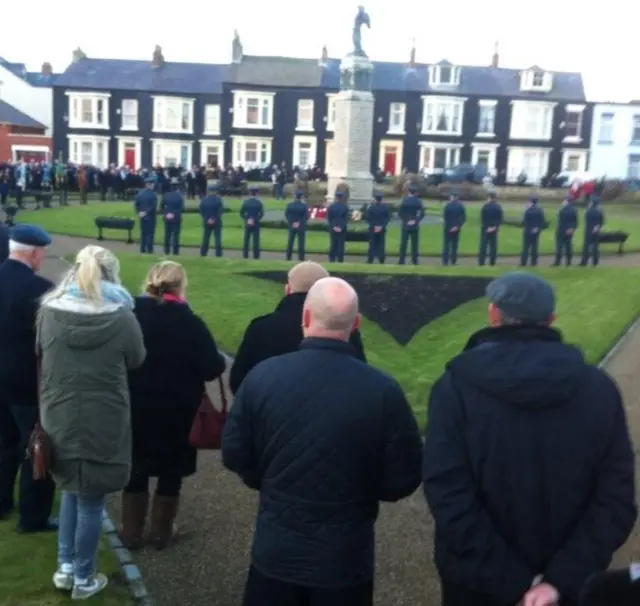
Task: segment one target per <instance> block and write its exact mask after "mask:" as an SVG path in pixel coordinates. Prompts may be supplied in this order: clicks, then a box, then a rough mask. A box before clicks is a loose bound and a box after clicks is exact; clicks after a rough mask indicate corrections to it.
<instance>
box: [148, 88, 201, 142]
mask: <svg viewBox="0 0 640 606" xmlns="http://www.w3.org/2000/svg"><path fill="white" fill-rule="evenodd" d="M151 98H152V99H153V128H152V130H153V132H154V133H169V134H177V135H192V134H193V111H194V105H195V101H196V100H195V99H193V98H189V97H169V96H155V95H152V97H151ZM185 105H186V106H187V122H188V123H187V127H186V128H182V127H181V126H180V127H177V128H169V127H167V126H166V122H167V111H168V110H169V109H173V110H174V112H175V113H176V115H177V116H178V120H179V121H180V122H182V117H183V110H184V106H185ZM161 113H164V116H163V120H158V116H159V115H160V114H161Z"/></svg>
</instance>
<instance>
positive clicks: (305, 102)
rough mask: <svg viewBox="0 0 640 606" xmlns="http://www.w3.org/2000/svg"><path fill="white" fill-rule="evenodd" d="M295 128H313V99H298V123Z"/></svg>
mask: <svg viewBox="0 0 640 606" xmlns="http://www.w3.org/2000/svg"><path fill="white" fill-rule="evenodd" d="M296 130H310V131H312V130H313V99H300V100H299V101H298V125H297V126H296Z"/></svg>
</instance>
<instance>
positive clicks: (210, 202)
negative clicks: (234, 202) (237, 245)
mask: <svg viewBox="0 0 640 606" xmlns="http://www.w3.org/2000/svg"><path fill="white" fill-rule="evenodd" d="M207 192H208V194H207V195H206V196H205V197H204V198H202V200H201V201H200V216H201V217H202V245H201V246H200V256H201V257H206V256H207V254H208V252H209V243H210V242H211V234H213V240H214V244H215V249H216V257H221V256H222V216H223V214H224V204H223V203H222V198H221V197H220V196H219V195H218V186H217V185H216V184H215V183H211V184H210V185H207Z"/></svg>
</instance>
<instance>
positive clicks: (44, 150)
mask: <svg viewBox="0 0 640 606" xmlns="http://www.w3.org/2000/svg"><path fill="white" fill-rule="evenodd" d="M24 152H27V153H28V152H36V153H39V154H44V155H45V160H46V161H47V162H50V161H51V148H50V147H49V146H48V145H21V144H20V143H16V144H14V145H12V146H11V159H12V160H13V161H14V162H17V161H18V160H20V157H21V155H22V153H24Z"/></svg>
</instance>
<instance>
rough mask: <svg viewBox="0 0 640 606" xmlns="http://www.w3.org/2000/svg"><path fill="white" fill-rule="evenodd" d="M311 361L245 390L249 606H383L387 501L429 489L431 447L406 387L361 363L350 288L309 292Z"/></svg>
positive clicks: (236, 444) (285, 363) (287, 365)
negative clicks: (251, 529) (424, 476)
mask: <svg viewBox="0 0 640 606" xmlns="http://www.w3.org/2000/svg"><path fill="white" fill-rule="evenodd" d="M302 325H303V330H304V336H305V338H304V340H303V342H302V344H301V346H300V350H299V351H295V352H293V353H289V354H285V355H283V356H277V357H275V358H271V359H269V360H266V361H265V362H262V363H261V364H259V365H258V366H256V368H254V369H253V370H252V371H251V372H250V373H249V375H248V376H247V378H246V379H245V380H244V382H243V384H242V387H241V388H240V390H239V391H238V393H237V394H236V397H235V400H234V404H233V406H232V407H231V411H230V414H229V419H228V421H227V424H226V426H225V429H224V434H223V439H222V460H223V463H224V465H225V466H226V467H227V468H228V469H230V470H232V471H234V472H235V473H237V474H238V475H239V476H240V478H241V479H242V480H243V482H244V483H245V484H246V485H247V486H249V487H250V488H253V489H254V490H259V491H260V505H259V509H258V518H257V523H256V530H255V536H254V541H253V549H252V556H251V568H250V569H249V578H248V580H247V585H246V589H245V596H244V602H243V604H244V606H282V605H284V604H287V605H290V606H303V605H308V604H314V606H347V605H348V606H372V605H373V577H374V551H375V539H374V527H375V521H376V518H377V516H378V508H379V503H380V501H390V502H393V501H398V500H400V499H402V498H404V497H407V496H409V495H410V494H411V493H412V492H413V491H414V490H415V489H416V488H417V487H418V486H419V484H420V454H421V446H422V445H421V441H420V435H419V433H418V428H417V425H416V421H415V418H414V416H413V413H412V412H411V408H410V407H409V404H408V402H407V400H406V398H405V395H404V393H403V391H402V388H401V387H400V386H399V385H398V383H397V382H396V381H395V380H393V379H392V378H391V377H389V376H387V375H385V374H383V373H382V372H380V371H379V370H376V369H375V368H373V367H372V366H369V365H367V364H364V363H363V362H362V361H360V360H357V359H356V358H355V357H353V355H352V354H351V346H350V345H349V343H348V341H349V337H350V335H351V333H352V332H353V330H354V329H355V328H357V325H358V296H357V295H356V293H355V291H354V290H353V288H351V286H349V285H348V284H347V283H346V282H345V281H344V280H341V279H339V278H323V279H322V280H319V281H318V282H316V283H315V284H314V285H313V286H312V287H311V290H310V291H309V293H308V295H307V298H306V300H305V303H304V310H303V314H302Z"/></svg>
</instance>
